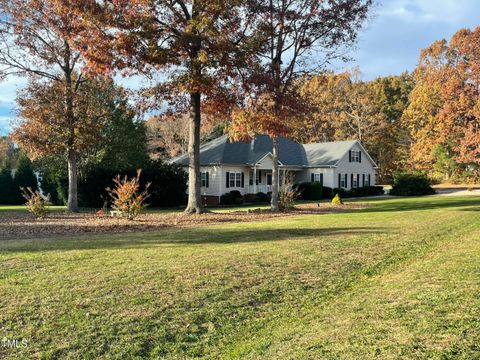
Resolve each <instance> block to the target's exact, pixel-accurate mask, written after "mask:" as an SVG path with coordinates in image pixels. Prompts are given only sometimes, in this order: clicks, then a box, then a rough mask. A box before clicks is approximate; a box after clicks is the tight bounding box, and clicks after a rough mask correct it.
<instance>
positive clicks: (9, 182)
mask: <svg viewBox="0 0 480 360" xmlns="http://www.w3.org/2000/svg"><path fill="white" fill-rule="evenodd" d="M14 189H15V188H14V185H13V177H12V170H11V169H10V166H9V165H8V163H7V162H4V163H3V164H2V165H1V166H0V204H2V205H11V204H13V203H14V202H15V199H14V193H15V191H14Z"/></svg>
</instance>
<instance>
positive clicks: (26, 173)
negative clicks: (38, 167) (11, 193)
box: [13, 154, 38, 204]
mask: <svg viewBox="0 0 480 360" xmlns="http://www.w3.org/2000/svg"><path fill="white" fill-rule="evenodd" d="M13 184H14V187H15V194H16V197H17V202H18V203H19V204H22V203H24V202H25V199H24V198H23V196H22V192H21V188H24V189H26V188H30V189H31V190H32V191H34V192H35V191H37V190H38V183H37V177H36V176H35V173H34V172H33V167H32V162H31V161H30V159H29V158H28V157H27V156H26V155H25V154H22V155H20V157H19V158H18V162H17V168H16V170H15V177H14V179H13Z"/></svg>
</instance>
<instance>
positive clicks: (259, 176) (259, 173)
mask: <svg viewBox="0 0 480 360" xmlns="http://www.w3.org/2000/svg"><path fill="white" fill-rule="evenodd" d="M261 182H262V171H261V170H258V183H259V184H260V183H261Z"/></svg>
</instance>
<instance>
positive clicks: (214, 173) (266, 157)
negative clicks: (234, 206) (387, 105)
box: [170, 135, 377, 205]
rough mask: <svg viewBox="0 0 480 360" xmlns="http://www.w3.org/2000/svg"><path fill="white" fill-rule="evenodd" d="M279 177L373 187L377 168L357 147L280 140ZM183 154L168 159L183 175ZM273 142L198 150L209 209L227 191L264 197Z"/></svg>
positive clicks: (213, 144) (263, 139)
mask: <svg viewBox="0 0 480 360" xmlns="http://www.w3.org/2000/svg"><path fill="white" fill-rule="evenodd" d="M278 153H279V159H278V165H279V169H280V176H282V174H283V173H284V172H285V171H288V172H289V173H291V174H293V177H294V182H295V183H301V182H320V183H322V184H323V185H324V186H328V187H331V188H345V189H351V188H356V187H363V186H369V185H375V175H376V169H377V165H376V164H375V162H374V161H373V159H372V158H371V157H370V155H369V154H368V153H367V151H366V150H365V149H364V147H363V146H362V145H361V144H360V142H358V141H356V140H354V141H334V142H326V143H316V144H299V143H297V142H295V141H291V140H288V139H286V138H283V137H280V138H279V151H278ZM188 159H189V158H188V154H183V155H181V156H178V157H176V158H173V159H171V160H170V162H172V163H176V164H179V165H181V166H182V167H184V168H185V170H187V171H188ZM272 167H273V161H272V140H271V139H270V138H269V137H268V136H267V135H257V136H255V138H254V139H253V140H252V141H251V142H250V143H244V142H231V141H230V140H229V137H228V135H223V136H221V137H219V138H217V139H215V140H212V141H210V142H208V143H206V144H204V145H202V146H201V147H200V169H201V170H200V171H201V191H202V196H203V199H204V202H205V204H208V205H214V204H218V202H219V201H220V196H221V195H223V194H225V193H227V192H230V191H232V190H238V191H240V192H241V193H242V194H256V193H258V192H263V193H269V192H270V191H271V187H272Z"/></svg>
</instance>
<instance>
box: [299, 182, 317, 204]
mask: <svg viewBox="0 0 480 360" xmlns="http://www.w3.org/2000/svg"><path fill="white" fill-rule="evenodd" d="M297 190H298V194H299V198H300V199H302V200H320V199H322V198H323V186H322V184H320V183H312V182H304V183H301V184H300V185H298V187H297Z"/></svg>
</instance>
